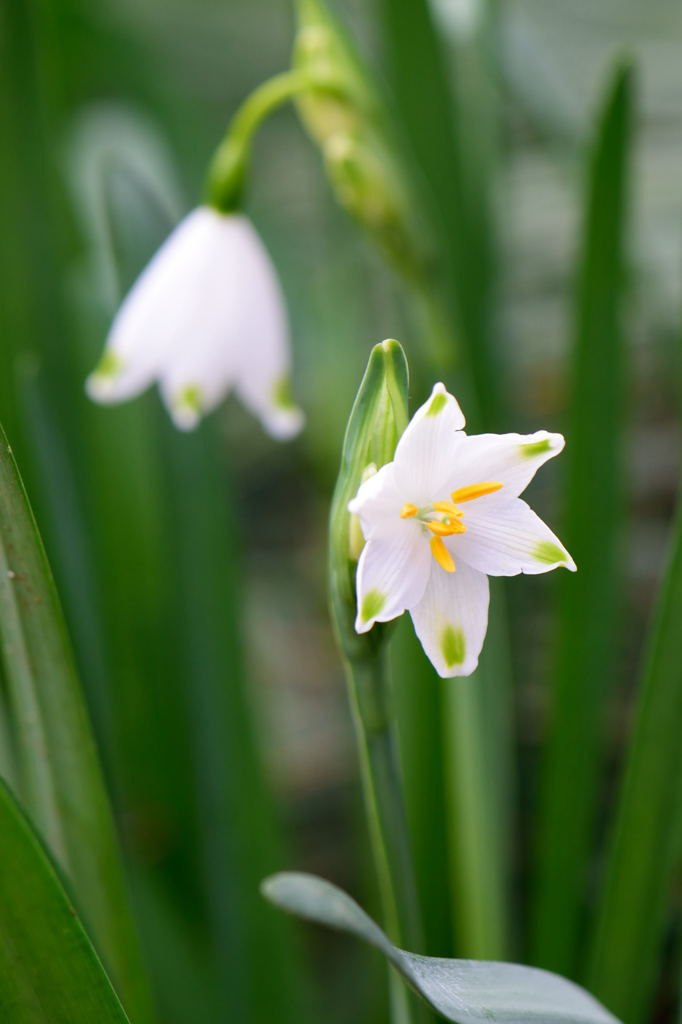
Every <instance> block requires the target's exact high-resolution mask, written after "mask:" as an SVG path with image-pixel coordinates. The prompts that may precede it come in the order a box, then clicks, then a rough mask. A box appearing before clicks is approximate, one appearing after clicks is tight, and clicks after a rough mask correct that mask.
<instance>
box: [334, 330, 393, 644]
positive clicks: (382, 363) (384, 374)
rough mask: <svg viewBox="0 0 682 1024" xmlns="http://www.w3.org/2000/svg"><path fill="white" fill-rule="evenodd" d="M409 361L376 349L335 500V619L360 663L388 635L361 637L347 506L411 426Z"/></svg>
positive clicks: (354, 542)
mask: <svg viewBox="0 0 682 1024" xmlns="http://www.w3.org/2000/svg"><path fill="white" fill-rule="evenodd" d="M407 389H408V369H407V360H406V359H405V353H404V352H403V349H402V346H401V345H400V344H399V343H398V342H397V341H390V340H389V341H382V342H381V344H380V345H375V347H374V348H373V349H372V352H371V355H370V357H369V362H368V364H367V369H366V370H365V375H364V377H363V378H362V383H361V384H360V389H359V391H358V393H357V396H356V399H355V402H354V404H353V408H352V410H351V414H350V418H349V420H348V426H347V428H346V436H345V438H344V442H343V452H342V456H341V469H340V471H339V476H338V480H337V483H336V489H335V491H334V497H333V499H332V507H331V517H330V528H329V586H330V600H331V608H332V618H333V620H334V625H335V628H336V632H337V637H338V640H339V644H340V646H341V649H342V651H343V652H344V654H345V655H346V657H347V658H351V659H356V658H358V657H361V656H362V655H363V653H367V652H369V651H372V650H374V649H375V648H376V645H377V643H381V639H382V634H383V632H384V631H383V630H382V629H378V628H375V629H372V630H371V631H370V632H369V633H363V634H362V635H358V634H357V633H356V632H355V628H354V622H355V615H356V595H355V568H356V562H357V558H358V556H359V553H360V548H361V544H360V543H359V540H358V534H357V525H356V524H354V523H353V522H352V519H353V517H351V515H350V512H349V511H348V502H349V501H351V499H352V498H354V497H355V495H356V494H357V492H358V488H359V487H360V484H361V483H362V482H363V480H365V479H367V476H368V475H369V474H370V473H371V470H370V469H369V467H370V466H372V467H373V469H374V470H375V471H376V467H381V466H383V465H385V464H386V463H387V462H390V461H391V459H392V458H393V453H394V451H395V447H396V444H397V443H398V439H399V437H400V435H401V434H402V432H403V430H404V429H405V427H406V425H407Z"/></svg>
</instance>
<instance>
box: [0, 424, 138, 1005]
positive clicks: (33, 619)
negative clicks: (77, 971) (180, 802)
mask: <svg viewBox="0 0 682 1024" xmlns="http://www.w3.org/2000/svg"><path fill="white" fill-rule="evenodd" d="M0 645H1V647H0V656H1V658H2V664H3V670H4V677H5V681H6V687H7V694H8V701H7V703H8V714H7V719H8V723H9V728H10V731H11V733H12V743H13V747H14V750H15V753H16V771H17V791H18V793H19V795H20V798H21V800H22V803H23V804H24V806H25V807H26V809H27V811H28V813H29V814H30V816H31V818H32V820H33V822H34V824H35V825H36V827H37V829H38V831H39V832H40V833H41V835H42V837H43V839H44V840H45V842H46V843H47V845H48V846H49V848H50V850H51V851H52V853H53V855H54V857H55V859H56V860H57V861H58V863H59V864H60V865H61V867H62V869H63V870H64V873H65V874H66V876H67V877H68V878H69V879H70V881H71V883H72V886H73V890H74V893H75V896H76V898H77V901H78V905H79V909H80V910H81V912H82V914H83V916H84V918H85V919H86V921H87V922H88V927H89V928H90V929H91V932H92V935H93V939H94V941H95V944H96V946H97V948H98V950H99V952H100V954H101V956H102V958H103V959H104V961H105V962H106V964H107V967H108V969H109V970H110V972H111V974H112V977H113V978H114V979H115V981H116V984H117V986H119V987H120V991H121V994H122V997H123V999H124V1000H125V1002H126V1005H127V1006H128V1007H129V1008H130V1009H131V1011H132V1012H134V1013H135V1016H136V1020H137V1021H139V1022H143V1021H145V1020H148V1019H150V1014H151V1011H150V1007H149V1002H148V994H147V989H146V978H145V975H144V970H143V968H142V964H141V960H140V955H139V950H138V944H137V939H136V935H135V931H134V926H133V922H132V917H131V914H130V910H129V906H128V895H127V892H126V886H125V881H124V877H123V871H122V865H121V861H120V853H119V849H118V843H117V838H116V834H115V830H114V825H113V820H112V816H111V811H110V808H109V803H108V798H107V793H106V790H105V787H104V781H103V778H102V774H101V770H100V766H99V762H98V758H97V753H96V750H95V745H94V741H93V737H92V733H91V729H90V723H89V721H88V717H87V713H86V709H85V706H84V703H83V699H82V696H81V692H80V687H79V682H78V679H77V676H76V672H75V667H74V663H73V656H72V652H71V648H70V644H69V640H68V637H67V635H66V631H65V627H64V622H63V619H62V613H61V609H60V606H59V600H58V597H57V594H56V591H55V587H54V582H53V580H52V575H51V572H50V568H49V565H48V563H47V559H46V556H45V552H44V549H43V546H42V542H41V540H40V536H39V533H38V530H37V527H36V524H35V521H34V519H33V516H32V513H31V510H30V507H29V504H28V500H27V498H26V494H25V492H24V489H23V486H22V483H21V480H20V477H19V473H18V470H17V467H16V464H15V462H14V459H13V457H12V453H11V449H10V447H9V445H8V443H7V440H6V439H5V436H4V433H3V432H2V430H1V429H0ZM3 870H4V868H3Z"/></svg>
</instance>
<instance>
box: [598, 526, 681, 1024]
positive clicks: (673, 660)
mask: <svg viewBox="0 0 682 1024" xmlns="http://www.w3.org/2000/svg"><path fill="white" fill-rule="evenodd" d="M680 608H682V515H680V513H679V512H678V516H677V521H676V523H675V525H674V527H673V537H672V550H671V552H670V560H669V563H668V568H667V573H666V578H665V580H664V582H663V586H662V590H661V593H660V596H659V599H658V606H657V608H656V611H655V615H654V621H653V623H652V626H651V633H650V637H649V642H648V648H647V652H646V659H645V664H644V672H643V676H642V682H641V689H640V692H639V696H638V701H637V707H636V711H635V720H634V727H633V733H632V739H631V745H630V747H629V749H628V752H627V756H626V759H625V773H624V778H623V782H622V787H621V791H620V795H619V799H618V806H617V809H616V814H615V822H614V827H613V832H612V835H611V841H610V844H609V857H608V861H607V864H606V872H605V876H604V880H603V888H602V890H601V896H600V899H599V905H598V913H597V917H596V921H595V926H594V943H593V946H592V950H591V953H592V956H591V961H590V967H589V973H588V975H587V977H588V983H589V985H590V987H591V989H592V990H593V991H594V992H595V993H596V994H597V995H598V996H599V997H600V998H601V999H603V1000H604V1002H605V1003H606V1004H607V1006H609V1007H611V1009H613V1010H614V1012H616V1013H619V1014H622V1016H623V1019H624V1020H626V1021H627V1022H628V1024H638V1022H640V1021H643V1020H646V1019H647V1014H648V1011H649V1008H650V1006H651V1002H652V994H653V986H654V983H655V980H656V977H657V974H658V972H659V969H660V957H661V950H662V945H663V938H664V933H665V928H666V924H667V920H668V905H669V899H670V894H671V891H672V888H673V882H674V872H675V869H676V867H678V866H679V860H680V852H681V851H680V838H681V837H682V805H681V803H680V795H681V794H680V779H682V744H681V743H680V735H681V734H682V685H681V679H680V665H681V664H682V631H681V630H680Z"/></svg>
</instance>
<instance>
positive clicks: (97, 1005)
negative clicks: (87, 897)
mask: <svg viewBox="0 0 682 1024" xmlns="http://www.w3.org/2000/svg"><path fill="white" fill-rule="evenodd" d="M0 865H2V870H0V1020H2V1021H3V1022H6V1024H94V1022H95V1021H96V1022H97V1024H126V1022H127V1020H128V1018H127V1017H126V1015H125V1013H124V1012H123V1008H122V1006H121V1004H120V1002H119V1001H118V998H117V997H116V993H115V992H114V990H113V988H112V987H111V983H110V981H109V979H108V978H107V976H106V974H105V973H104V970H103V968H102V965H101V964H100V962H99V960H98V959H97V955H96V953H95V951H94V949H93V948H92V945H91V943H90V940H89V939H88V937H87V935H86V933H85V931H84V930H83V927H82V925H81V923H80V921H79V919H78V916H77V914H76V912H75V910H74V908H73V906H72V905H71V902H70V900H69V898H68V896H67V895H66V893H65V891H64V889H63V887H62V885H61V882H60V880H59V878H58V876H57V874H56V872H55V869H54V866H53V864H52V863H51V861H50V859H49V857H48V856H47V854H46V853H45V850H44V848H43V846H42V845H41V843H40V841H39V839H38V838H37V836H36V835H35V833H34V832H33V830H32V828H31V826H30V825H29V823H28V821H27V819H26V818H25V817H24V815H23V813H22V812H21V811H20V809H19V807H18V806H17V804H16V803H15V801H14V800H13V798H12V796H11V795H10V792H9V790H8V789H7V787H6V786H5V785H4V783H2V782H0Z"/></svg>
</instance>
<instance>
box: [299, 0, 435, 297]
mask: <svg viewBox="0 0 682 1024" xmlns="http://www.w3.org/2000/svg"><path fill="white" fill-rule="evenodd" d="M297 7H298V19H299V31H298V35H297V38H296V43H295V46H294V57H293V63H294V67H295V68H296V69H297V70H298V71H299V72H301V73H303V74H305V75H306V77H307V79H308V80H309V82H310V87H309V88H308V89H307V90H306V91H305V92H302V93H301V94H300V95H299V96H298V97H297V99H296V105H297V107H298V110H299V113H300V115H301V119H302V120H303V123H304V125H305V127H306V128H307V130H308V132H309V134H310V135H311V137H312V138H313V140H314V141H315V142H316V143H317V144H318V145H319V147H320V149H321V150H322V154H323V157H324V161H325V166H326V169H327V174H328V176H329V180H330V183H331V185H332V187H333V189H334V192H335V194H336V197H337V199H338V201H339V202H340V203H341V205H342V206H343V207H345V209H346V210H347V211H348V212H349V213H350V214H351V216H352V217H353V218H354V219H355V220H356V221H358V223H359V224H360V225H361V226H362V227H363V228H364V229H365V230H366V231H367V232H368V233H369V234H370V235H371V236H372V237H373V238H374V240H375V242H376V243H377V244H378V245H379V247H380V248H381V249H382V251H383V252H384V254H385V256H386V257H387V258H388V259H389V260H390V261H391V262H392V263H393V264H394V265H395V266H396V268H397V269H398V270H399V271H400V272H401V273H402V274H405V275H406V276H408V277H410V278H415V277H418V276H420V275H421V274H422V273H423V270H424V266H425V263H426V258H425V252H424V249H425V247H424V245H423V243H422V239H421V231H419V230H418V229H417V226H416V224H415V217H414V213H413V210H414V208H415V204H414V203H413V202H412V200H411V198H410V195H409V189H408V187H407V184H406V181H405V175H404V174H403V170H402V160H401V158H400V155H399V153H398V151H397V148H396V146H395V145H393V142H392V139H391V138H390V137H389V135H388V134H387V132H386V129H385V125H386V124H387V123H388V122H389V117H388V114H387V112H386V111H385V110H384V108H383V104H382V101H381V98H380V96H379V94H378V92H377V90H376V89H375V87H374V83H373V82H372V80H371V77H370V74H369V72H368V71H367V69H366V68H365V67H364V66H363V64H362V62H361V60H360V58H359V57H358V55H357V54H356V52H355V50H354V48H353V46H352V43H351V41H350V40H349V39H348V38H347V36H346V34H345V32H344V30H343V28H342V27H341V25H339V24H338V22H337V21H336V20H335V18H334V17H333V16H332V15H331V14H330V12H329V11H328V10H327V9H326V8H325V6H324V4H323V3H322V2H321V0H298V5H297Z"/></svg>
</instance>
